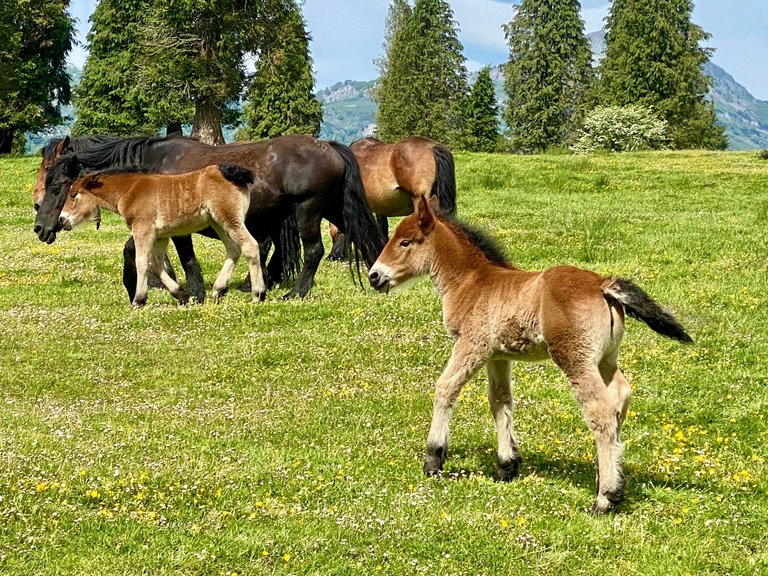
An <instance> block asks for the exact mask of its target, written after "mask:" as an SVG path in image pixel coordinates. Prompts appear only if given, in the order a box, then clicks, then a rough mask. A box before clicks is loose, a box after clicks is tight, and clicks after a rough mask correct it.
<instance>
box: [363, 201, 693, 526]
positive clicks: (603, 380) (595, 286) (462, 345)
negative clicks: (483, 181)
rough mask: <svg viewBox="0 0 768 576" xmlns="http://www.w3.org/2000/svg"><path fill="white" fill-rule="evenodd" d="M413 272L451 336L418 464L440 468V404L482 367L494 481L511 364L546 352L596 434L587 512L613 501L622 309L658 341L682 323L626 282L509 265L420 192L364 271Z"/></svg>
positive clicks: (443, 411) (377, 277)
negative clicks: (491, 425)
mask: <svg viewBox="0 0 768 576" xmlns="http://www.w3.org/2000/svg"><path fill="white" fill-rule="evenodd" d="M424 274H429V275H430V276H431V278H432V282H433V283H434V284H435V286H436V288H437V290H438V292H439V293H440V296H441V298H442V304H443V322H444V324H445V327H446V329H447V330H448V332H449V333H450V334H451V335H452V336H453V337H454V338H455V344H454V347H453V352H452V354H451V357H450V359H449V360H448V365H447V366H446V368H445V370H444V371H443V374H442V375H441V376H440V378H439V380H438V381H437V384H436V386H435V388H436V389H435V398H434V407H433V415H432V427H431V428H430V431H429V439H428V440H427V456H426V461H425V463H424V472H425V473H426V474H428V475H432V474H437V473H439V472H440V471H441V470H442V467H443V463H444V461H445V458H446V456H447V453H448V428H449V420H450V416H451V410H452V408H453V406H454V404H455V402H456V399H457V398H458V396H459V393H460V392H461V389H462V387H463V386H464V384H466V382H467V381H468V380H469V379H470V378H471V377H472V376H473V375H474V374H475V373H476V372H477V371H478V370H479V369H480V368H481V367H482V366H483V365H485V366H486V369H487V372H488V400H489V403H490V408H491V412H492V414H493V418H494V420H495V423H496V435H497V438H498V451H497V459H498V468H497V471H496V474H495V478H496V479H497V480H501V481H508V480H510V479H511V478H512V477H514V476H515V475H516V474H517V471H518V468H519V466H520V462H521V460H522V459H521V456H520V452H519V451H518V448H517V443H516V442H515V438H514V436H513V433H512V405H513V403H512V391H511V378H510V364H511V361H512V360H541V359H544V358H546V357H547V356H549V357H551V358H552V360H554V362H555V363H556V364H557V365H558V366H559V367H560V369H561V370H562V371H563V372H564V373H565V375H566V376H567V377H568V379H569V380H570V382H571V386H572V388H573V392H574V395H575V396H576V399H577V400H578V402H579V405H580V406H581V411H582V413H583V415H584V418H585V420H586V421H587V424H588V425H589V428H590V429H591V431H592V434H593V435H594V437H595V441H596V443H597V497H596V499H595V502H594V504H593V506H592V511H593V512H595V513H604V512H607V511H609V510H610V509H611V508H613V507H614V506H615V505H616V504H617V503H618V502H619V501H621V499H622V497H623V488H624V476H623V474H622V470H621V459H622V452H623V446H622V444H621V442H620V440H619V431H620V428H621V424H622V422H623V421H624V417H625V416H626V414H627V407H628V405H629V397H630V395H631V389H630V386H629V383H628V382H627V381H626V380H625V378H624V376H623V375H622V373H621V371H620V370H619V368H618V357H619V346H620V344H621V338H622V335H623V334H624V315H625V313H626V314H628V315H629V316H632V317H633V318H636V319H638V320H642V321H643V322H645V323H646V324H648V326H650V327H651V329H653V330H655V331H656V332H658V333H659V334H661V335H663V336H666V337H668V338H672V339H674V340H679V341H681V342H692V340H691V337H690V336H688V334H687V333H686V332H685V330H684V329H683V327H682V326H681V325H680V324H679V323H678V322H677V321H676V320H675V319H674V317H672V315H670V314H669V313H667V312H665V311H664V310H662V308H661V307H660V306H659V305H658V304H656V303H655V302H654V301H653V300H652V299H651V298H650V297H649V296H648V295H647V294H646V293H645V292H643V291H642V290H641V289H640V288H638V287H637V286H635V285H634V284H633V283H632V282H630V281H628V280H624V279H621V278H611V277H603V276H599V275H597V274H595V273H594V272H590V271H589V270H583V269H580V268H574V267H572V266H558V267H555V268H549V269H548V270H544V271H543V272H526V271H523V270H518V269H517V268H514V267H513V266H511V265H510V264H509V263H507V261H506V260H505V259H504V257H503V256H502V254H501V252H500V251H499V250H498V249H497V248H496V247H495V246H494V245H493V243H492V242H491V241H489V240H488V239H487V238H484V237H483V236H481V235H479V234H478V233H477V232H474V231H472V230H469V229H468V228H466V227H465V226H463V225H462V224H459V223H457V222H455V221H452V220H446V219H443V218H441V217H439V216H436V215H435V214H434V213H433V211H432V209H431V207H430V205H429V203H428V202H427V201H426V200H425V199H422V200H421V201H420V203H419V206H418V209H417V211H416V212H415V213H414V214H412V215H411V216H408V217H407V218H405V219H404V220H403V221H402V222H401V223H400V225H399V226H398V227H397V230H396V231H395V234H394V236H392V238H391V239H390V241H389V243H388V244H387V245H386V247H385V248H384V251H383V252H382V253H381V255H380V256H379V258H378V260H377V261H376V263H375V264H374V265H373V267H372V268H371V270H370V274H369V279H370V282H371V285H372V286H373V287H374V288H376V289H377V290H379V291H387V292H388V291H389V290H391V289H395V288H399V287H402V286H404V285H405V284H406V283H407V281H408V280H411V279H414V278H416V277H418V276H421V275H424Z"/></svg>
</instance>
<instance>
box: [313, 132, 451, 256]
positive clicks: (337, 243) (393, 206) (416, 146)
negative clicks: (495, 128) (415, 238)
mask: <svg viewBox="0 0 768 576" xmlns="http://www.w3.org/2000/svg"><path fill="white" fill-rule="evenodd" d="M350 148H351V149H352V152H353V153H354V155H355V158H357V162H358V164H360V174H361V176H362V179H363V187H364V188H365V199H366V200H367V201H368V206H370V207H371V211H372V212H373V213H374V214H375V215H376V218H377V220H378V222H379V225H380V226H381V229H382V231H383V232H384V235H385V236H386V235H387V217H388V216H407V215H408V214H411V213H413V211H414V210H415V209H416V205H417V203H418V201H419V199H420V198H421V197H422V196H424V197H427V198H430V197H433V196H434V197H436V198H437V201H438V203H439V206H440V210H441V211H442V212H443V213H445V214H447V215H451V216H452V215H455V214H456V169H455V166H454V162H453V154H451V151H450V150H448V148H446V147H445V146H443V145H442V144H440V143H439V142H436V141H435V140H431V139H429V138H421V137H418V136H413V137H410V138H404V139H403V140H400V141H398V142H395V143H394V144H387V143H385V142H382V141H381V140H378V139H377V138H373V137H368V138H362V139H360V140H356V141H355V142H353V143H352V144H351V145H350ZM331 238H332V239H333V249H332V250H331V253H330V254H329V255H328V258H329V259H330V260H340V259H343V257H344V255H345V248H344V242H345V237H344V235H343V234H342V235H339V231H338V229H336V228H335V227H334V226H333V225H332V226H331Z"/></svg>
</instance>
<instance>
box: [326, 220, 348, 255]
mask: <svg viewBox="0 0 768 576" xmlns="http://www.w3.org/2000/svg"><path fill="white" fill-rule="evenodd" d="M328 231H329V233H330V235H331V241H332V244H331V251H330V252H329V253H328V257H327V259H328V260H334V261H338V262H341V261H344V260H346V259H347V253H348V252H349V243H348V242H347V236H346V234H342V233H341V231H340V230H339V229H338V228H337V227H336V226H334V225H333V224H330V225H329V227H328Z"/></svg>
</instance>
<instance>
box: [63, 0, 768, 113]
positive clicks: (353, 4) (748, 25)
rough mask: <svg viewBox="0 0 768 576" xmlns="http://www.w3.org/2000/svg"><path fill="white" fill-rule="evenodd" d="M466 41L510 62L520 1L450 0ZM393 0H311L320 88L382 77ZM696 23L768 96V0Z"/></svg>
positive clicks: (82, 25)
mask: <svg viewBox="0 0 768 576" xmlns="http://www.w3.org/2000/svg"><path fill="white" fill-rule="evenodd" d="M449 2H450V5H451V7H452V8H453V12H454V18H455V20H456V21H457V23H458V28H459V40H460V41H461V43H462V44H463V45H464V55H465V56H466V58H467V68H468V69H469V70H470V71H473V70H478V69H480V68H481V67H483V66H485V65H487V64H502V63H503V62H505V61H506V59H507V45H506V42H505V40H504V32H503V31H502V29H501V26H502V24H504V23H506V22H509V21H510V20H511V19H512V14H513V5H514V4H517V3H518V2H517V1H516V0H452V1H451V0H449ZM389 4H390V0H305V1H304V7H303V12H304V18H305V19H306V21H307V30H308V32H309V33H310V35H311V36H312V42H311V44H310V50H311V53H312V58H313V59H314V62H315V78H316V80H317V88H325V87H327V86H330V85H332V84H334V83H336V82H339V81H342V80H374V79H375V78H376V76H377V75H378V72H377V69H376V66H375V64H374V60H375V59H376V58H377V57H379V56H381V54H382V51H383V50H382V44H383V42H384V22H385V20H386V17H387V10H388V8H389ZM95 5H96V0H71V2H70V12H71V14H72V16H74V17H75V18H76V19H77V21H78V22H77V25H78V40H79V41H80V42H81V43H82V46H78V47H76V48H75V49H74V50H73V51H72V53H71V54H70V62H71V63H73V64H75V65H76V66H79V67H82V65H83V62H84V61H85V58H86V51H85V37H86V34H87V31H88V27H89V23H88V17H89V16H90V14H91V12H92V11H93V8H94V6H95ZM694 5H695V8H694V11H693V21H694V23H696V24H698V25H699V26H701V27H702V28H704V30H705V31H706V32H708V33H710V34H711V35H712V38H710V39H709V40H708V41H707V42H706V43H705V46H708V47H711V48H714V49H715V53H714V55H713V56H712V61H713V62H714V63H715V64H717V65H718V66H720V67H721V68H723V69H724V70H725V71H726V72H728V73H729V74H730V75H731V76H733V77H734V79H735V80H736V81H737V82H739V83H740V84H742V85H743V86H744V87H745V88H746V89H747V90H749V92H750V93H751V94H752V95H753V96H755V97H757V98H760V99H761V100H768V67H766V65H765V64H764V62H765V60H764V59H765V58H766V57H767V55H768V0H694ZM581 6H582V18H583V19H584V22H585V31H586V32H594V31H596V30H599V29H600V28H602V21H603V18H604V17H605V16H606V15H607V14H608V9H609V7H610V2H606V1H605V0H582V2H581Z"/></svg>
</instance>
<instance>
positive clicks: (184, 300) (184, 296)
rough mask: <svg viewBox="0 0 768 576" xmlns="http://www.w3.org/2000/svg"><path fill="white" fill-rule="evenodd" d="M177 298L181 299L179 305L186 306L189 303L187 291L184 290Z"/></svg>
mask: <svg viewBox="0 0 768 576" xmlns="http://www.w3.org/2000/svg"><path fill="white" fill-rule="evenodd" d="M177 298H178V299H179V306H186V305H187V304H189V294H187V293H186V292H182V293H181V294H179V295H178V296H177Z"/></svg>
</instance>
